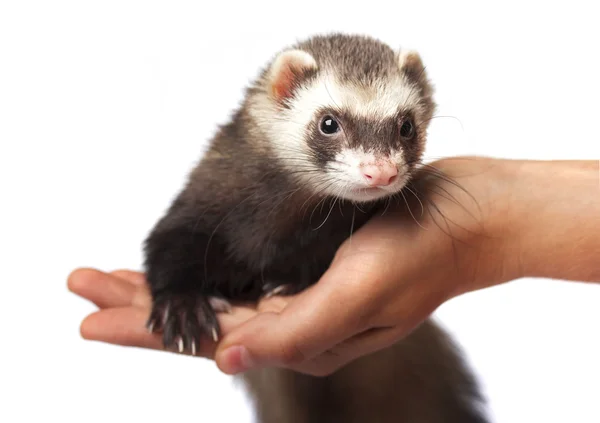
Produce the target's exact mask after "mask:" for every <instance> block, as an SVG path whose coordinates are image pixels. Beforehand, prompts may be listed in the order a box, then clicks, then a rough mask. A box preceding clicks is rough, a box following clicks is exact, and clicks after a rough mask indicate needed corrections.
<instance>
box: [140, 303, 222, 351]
mask: <svg viewBox="0 0 600 423" xmlns="http://www.w3.org/2000/svg"><path fill="white" fill-rule="evenodd" d="M230 309H231V306H230V304H229V303H228V302H227V301H225V300H223V299H220V298H214V297H205V296H201V295H197V294H192V293H187V294H167V293H165V294H161V295H158V296H157V297H156V298H155V299H154V301H153V305H152V311H151V313H150V317H149V318H148V321H147V323H146V327H147V329H148V331H149V332H151V333H156V332H160V331H162V334H163V345H164V347H165V348H166V349H176V350H177V351H179V352H180V353H182V352H184V351H188V352H190V353H191V354H192V355H196V352H197V351H198V349H199V347H200V344H199V343H200V337H201V336H202V333H205V334H206V335H208V336H209V337H210V338H212V339H213V340H214V341H215V342H217V341H218V340H219V338H220V327H219V322H218V320H217V316H216V313H218V312H228V311H230Z"/></svg>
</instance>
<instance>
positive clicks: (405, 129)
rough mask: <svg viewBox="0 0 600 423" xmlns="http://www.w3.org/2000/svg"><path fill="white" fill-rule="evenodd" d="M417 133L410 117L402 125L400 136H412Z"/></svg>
mask: <svg viewBox="0 0 600 423" xmlns="http://www.w3.org/2000/svg"><path fill="white" fill-rule="evenodd" d="M414 133H415V126H414V125H413V123H412V121H411V120H410V119H407V120H405V121H404V123H403V124H402V126H401V127H400V136H401V137H402V138H412V136H413V135H414Z"/></svg>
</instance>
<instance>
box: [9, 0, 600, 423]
mask: <svg viewBox="0 0 600 423" xmlns="http://www.w3.org/2000/svg"><path fill="white" fill-rule="evenodd" d="M386 3H387V2H386ZM386 3H384V2H377V1H374V0H369V1H361V2H360V3H359V4H357V5H355V6H351V5H350V3H349V2H348V1H347V0H346V1H332V0H330V1H326V2H321V3H316V2H309V1H302V2H290V3H289V4H288V3H286V2H282V1H280V2H272V3H267V2H258V1H248V2H244V3H242V2H239V3H233V2H227V1H217V2H207V3H206V4H202V3H201V2H200V1H194V2H175V1H170V2H162V3H161V2H155V1H147V0H145V1H124V0H119V1H103V2H83V1H71V2H67V1H53V2H49V1H39V2H30V1H16V0H15V1H3V2H2V3H1V5H0V143H1V144H0V145H1V147H0V187H1V191H0V195H1V197H0V198H1V200H0V201H1V205H0V210H1V211H0V213H1V216H0V217H1V218H0V253H1V255H0V273H1V279H2V290H1V291H0V316H1V319H0V325H1V328H2V333H1V335H0V344H1V349H0V392H1V394H0V421H1V422H6V423H16V422H38V421H49V419H51V418H57V419H59V420H60V421H61V422H86V423H94V422H108V421H110V422H114V423H120V422H133V421H135V422H138V421H142V422H165V421H178V422H191V421H199V422H200V421H205V422H206V421H221V422H234V421H235V422H251V421H252V420H251V417H250V416H251V414H250V408H249V407H248V406H247V404H246V402H245V398H244V396H243V393H241V392H240V391H238V390H235V388H234V387H233V386H232V385H231V380H230V379H229V378H228V377H227V376H224V375H222V374H221V373H219V372H218V371H217V369H216V367H215V366H214V364H213V363H212V362H210V361H207V360H203V359H198V358H196V359H194V358H188V357H180V356H176V355H173V354H167V353H162V352H151V351H142V350H137V349H126V348H120V347H116V346H112V345H104V344H99V343H92V342H86V341H83V340H82V339H81V338H80V336H79V323H80V321H81V319H83V317H85V316H86V315H87V314H88V313H90V312H92V311H93V310H94V307H93V306H92V305H90V304H89V303H87V302H85V301H83V300H81V299H79V298H78V297H75V296H74V295H72V294H70V293H69V292H68V291H67V289H66V277H67V275H68V274H69V272H70V271H71V270H72V269H74V268H76V267H80V266H92V267H97V268H100V269H104V270H113V269H116V268H121V267H126V268H133V269H139V267H140V263H141V259H142V256H141V242H142V239H143V238H144V236H145V235H146V234H147V231H148V230H149V229H150V227H151V226H152V225H153V223H154V222H155V220H156V219H157V218H158V216H159V214H160V213H162V211H163V210H164V208H165V207H166V206H167V205H168V202H169V201H170V199H171V198H172V196H173V195H174V194H175V192H176V191H177V190H178V189H179V188H180V187H181V184H182V183H183V180H184V177H185V175H186V174H187V172H188V170H189V169H190V166H192V165H193V164H194V163H195V162H196V160H197V159H198V158H199V155H200V154H201V152H202V150H203V148H204V146H205V143H206V141H207V140H208V139H209V138H210V136H211V135H212V134H213V132H214V130H215V128H216V125H217V124H218V123H221V122H223V121H224V120H225V119H226V118H227V117H228V115H229V113H230V111H231V110H232V108H234V107H235V106H236V105H237V103H238V101H239V100H240V98H241V94H242V88H243V87H244V85H245V84H246V83H247V82H248V81H249V80H250V79H251V78H252V77H254V76H255V75H256V73H257V71H258V69H259V67H261V66H262V65H263V64H264V62H265V61H266V60H268V59H269V58H270V57H271V55H272V54H273V53H275V52H276V51H277V50H279V49H280V48H281V47H283V46H285V45H287V44H288V43H291V42H293V41H295V40H296V39H297V38H303V37H305V36H307V35H310V34H312V33H315V32H323V31H326V32H327V31H331V30H342V31H346V32H361V33H367V34H370V35H373V36H376V37H379V38H381V39H382V40H384V41H386V42H388V43H390V44H392V45H395V46H398V47H399V46H408V47H412V48H415V49H417V50H419V51H420V52H421V54H422V56H423V59H424V61H425V62H426V64H427V66H428V70H429V73H430V75H431V77H432V79H433V80H434V81H435V84H436V86H437V97H436V98H437V102H438V103H439V111H438V114H439V115H446V116H454V117H456V118H457V119H458V120H457V119H452V118H440V119H436V120H434V121H433V123H432V127H431V136H430V146H429V149H428V152H427V153H428V156H429V157H438V156H444V155H453V154H484V155H493V156H503V157H519V158H541V159H566V158H569V159H590V158H600V151H599V150H600V148H599V145H600V136H599V133H600V130H599V129H598V117H599V111H600V107H598V102H599V95H600V82H599V81H600V77H599V75H600V63H599V59H598V57H599V56H598V51H599V50H598V42H599V41H600V29H599V26H598V16H599V15H600V14H599V13H598V11H597V10H595V7H594V6H593V2H575V1H568V2H559V3H558V4H557V3H552V2H543V3H542V2H540V3H537V4H536V3H534V2H522V3H521V2H520V3H518V4H517V3H515V4H510V2H507V1H499V2H477V3H475V2H473V4H466V3H464V2H456V1H452V2H445V3H442V2H440V3H437V4H436V3H430V2H417V1H414V0H412V1H407V2H405V1H394V2H389V3H390V4H388V5H386ZM232 171H234V170H232ZM548 177H549V178H552V177H554V175H550V174H549V175H548ZM556 248H562V249H568V248H569V245H562V244H561V243H560V241H557V247H556ZM599 304H600V287H598V286H592V285H587V286H586V285H584V284H575V283H565V282H559V281H547V280H536V281H527V280H520V281H516V282H513V283H511V284H508V285H505V286H502V287H497V288H493V289H489V290H486V291H481V292H478V293H473V294H469V295H466V296H463V297H461V298H457V299H455V300H453V301H451V302H449V303H447V304H445V305H444V306H443V307H442V308H441V309H440V310H439V312H438V313H437V315H438V317H439V318H440V319H441V321H442V322H443V323H444V324H445V326H446V327H447V328H449V329H450V330H451V331H453V332H454V333H455V334H456V336H457V337H458V339H459V341H460V342H461V343H462V344H463V346H464V348H465V350H466V351H467V353H468V355H469V358H470V360H471V362H472V363H473V366H474V367H475V368H476V370H477V372H478V373H479V375H480V377H481V378H482V380H483V383H484V385H485V389H486V393H487V395H488V396H489V397H490V407H491V409H492V413H493V416H494V421H496V422H498V423H502V422H506V423H521V422H522V423H532V422H545V423H549V422H561V423H562V422H574V423H587V422H590V423H591V422H596V423H597V422H600V407H599V406H598V393H599V390H600V382H599V381H600V364H599V358H600V341H599V335H598V334H599V333H600V332H599V330H600V328H599V325H598V323H599V322H600V307H599Z"/></svg>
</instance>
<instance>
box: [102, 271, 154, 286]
mask: <svg viewBox="0 0 600 423" xmlns="http://www.w3.org/2000/svg"><path fill="white" fill-rule="evenodd" d="M110 274H111V275H113V276H116V277H117V278H120V279H123V280H126V281H127V282H130V283H132V284H134V285H145V284H146V275H144V274H143V273H141V272H136V271H133V270H127V269H119V270H114V271H112V272H110Z"/></svg>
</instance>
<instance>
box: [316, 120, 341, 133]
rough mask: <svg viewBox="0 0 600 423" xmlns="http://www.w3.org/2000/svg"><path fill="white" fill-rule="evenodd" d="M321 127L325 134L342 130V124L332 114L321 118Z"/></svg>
mask: <svg viewBox="0 0 600 423" xmlns="http://www.w3.org/2000/svg"><path fill="white" fill-rule="evenodd" d="M320 129H321V132H322V133H324V134H325V135H333V134H335V133H336V132H338V131H339V130H340V124H339V123H338V122H337V121H336V120H335V119H334V118H332V117H331V116H325V117H324V118H323V119H322V120H321V126H320Z"/></svg>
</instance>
